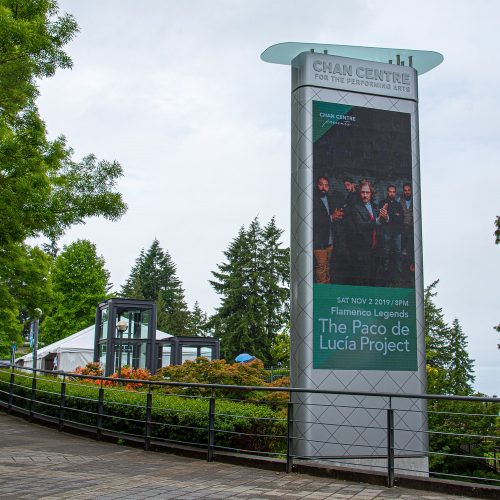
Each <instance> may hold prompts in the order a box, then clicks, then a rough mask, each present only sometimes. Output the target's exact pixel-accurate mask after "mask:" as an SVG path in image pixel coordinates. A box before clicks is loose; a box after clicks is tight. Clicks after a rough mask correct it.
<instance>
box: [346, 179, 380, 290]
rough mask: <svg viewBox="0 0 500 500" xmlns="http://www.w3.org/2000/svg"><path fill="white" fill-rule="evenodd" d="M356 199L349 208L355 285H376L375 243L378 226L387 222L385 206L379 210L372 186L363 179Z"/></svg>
mask: <svg viewBox="0 0 500 500" xmlns="http://www.w3.org/2000/svg"><path fill="white" fill-rule="evenodd" d="M358 193H359V197H358V200H357V201H356V203H355V204H354V206H353V207H352V212H351V220H352V227H353V243H354V249H355V272H356V280H355V283H353V284H357V285H367V286H376V285H377V284H378V272H379V263H380V247H381V246H382V248H383V240H382V241H379V240H380V239H381V238H380V228H381V225H382V224H384V223H386V222H387V220H388V213H387V206H386V205H384V206H382V208H379V207H378V205H377V203H375V201H374V200H373V198H374V189H373V185H372V183H371V182H370V181H368V180H367V179H364V180H362V181H361V182H360V183H359V191H358Z"/></svg>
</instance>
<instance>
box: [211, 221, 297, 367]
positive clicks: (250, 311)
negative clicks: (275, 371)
mask: <svg viewBox="0 0 500 500" xmlns="http://www.w3.org/2000/svg"><path fill="white" fill-rule="evenodd" d="M281 234H282V231H280V230H279V229H277V228H276V225H275V221H274V219H272V220H271V221H270V222H269V224H267V225H266V226H265V227H264V228H262V227H261V225H260V222H259V220H258V218H255V219H254V220H253V221H252V222H251V223H250V225H249V227H248V229H247V230H246V229H245V228H244V227H242V228H241V229H240V230H239V232H238V235H237V236H236V238H235V239H234V240H233V241H232V242H231V243H230V245H229V247H228V249H227V250H226V251H225V252H224V256H225V258H226V262H223V263H222V264H219V265H218V266H217V267H218V271H213V272H212V274H213V276H214V278H215V279H214V280H212V281H210V284H211V285H212V287H213V288H214V290H215V291H216V292H217V293H218V294H219V295H220V296H221V305H220V306H219V307H218V308H217V311H216V313H215V315H214V316H213V317H212V318H211V320H210V325H211V327H212V328H213V329H214V331H215V334H216V335H217V336H219V337H220V338H221V348H222V351H223V355H224V356H225V357H226V358H228V359H232V358H234V357H235V356H237V355H238V354H240V353H241V352H249V353H251V354H253V355H254V356H256V357H258V358H259V359H261V360H263V361H264V362H266V363H270V362H272V358H271V355H270V352H271V346H272V344H273V341H274V338H275V337H276V335H277V334H278V333H279V331H281V329H282V328H283V326H284V324H286V323H287V321H288V307H289V306H288V295H289V290H288V284H289V254H288V250H287V249H284V248H282V247H281V246H280V244H279V237H280V236H281Z"/></svg>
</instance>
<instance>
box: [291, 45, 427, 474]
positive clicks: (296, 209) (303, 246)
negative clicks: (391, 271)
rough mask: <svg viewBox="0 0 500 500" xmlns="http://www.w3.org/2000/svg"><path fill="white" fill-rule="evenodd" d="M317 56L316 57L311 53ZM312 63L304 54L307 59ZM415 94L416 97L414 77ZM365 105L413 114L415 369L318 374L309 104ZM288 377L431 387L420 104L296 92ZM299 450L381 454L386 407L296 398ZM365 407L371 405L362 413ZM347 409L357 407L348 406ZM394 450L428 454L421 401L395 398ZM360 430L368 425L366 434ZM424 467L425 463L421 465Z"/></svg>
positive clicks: (344, 399) (347, 384) (367, 401)
mask: <svg viewBox="0 0 500 500" xmlns="http://www.w3.org/2000/svg"><path fill="white" fill-rule="evenodd" d="M314 56H317V54H314ZM304 60H306V61H307V57H305V56H304ZM292 78H294V79H295V82H297V81H304V80H300V79H301V78H303V75H301V69H300V67H297V66H296V65H295V66H292ZM414 95H415V96H416V95H417V88H416V79H415V87H414ZM313 100H318V101H327V102H333V103H342V104H349V105H353V106H364V107H368V108H375V109H383V110H391V111H400V112H405V113H410V114H411V117H412V118H411V123H412V129H411V143H412V176H413V194H414V223H415V252H416V257H415V259H416V260H415V277H416V295H417V297H416V298H417V301H416V305H417V336H418V350H417V359H418V370H417V371H416V372H403V371H402V372H395V371H369V372H367V371H363V370H337V371H333V370H315V369H313V365H312V358H313V346H312V343H313V324H312V323H313V320H312V318H313V257H312V255H313V253H312V234H313V232H312V224H313V221H312V196H313V189H314V186H313V143H312V101H313ZM291 160H292V162H291V180H292V182H291V187H292V201H291V278H292V288H291V380H292V386H293V387H303V388H314V389H325V390H326V389H328V390H339V391H340V390H344V391H372V392H374V393H376V392H394V393H400V394H405V393H423V392H424V391H425V387H426V372H425V339H424V329H423V272H422V245H421V207H420V173H419V154H418V114H417V104H416V102H415V101H412V100H408V99H398V98H394V97H386V96H376V95H367V94H361V93H354V92H346V91H343V90H332V89H326V88H318V87H316V86H314V87H313V86H298V87H297V89H296V90H295V91H293V92H292V155H291ZM293 401H294V402H295V403H296V408H295V414H294V419H295V420H296V422H297V423H296V424H295V426H294V437H295V449H294V454H295V455H299V456H309V457H311V456H315V457H318V456H322V457H325V456H336V457H355V456H372V457H376V456H383V455H384V454H385V449H384V447H385V432H384V431H382V430H380V431H379V430H377V429H366V427H381V428H382V429H384V427H385V418H386V411H385V408H387V406H388V404H389V402H388V401H387V400H385V399H382V398H369V397H353V396H343V395H341V396H321V395H315V396H307V395H295V396H294V399H293ZM363 405H364V406H367V407H368V408H362V407H363ZM347 407H355V409H352V408H351V409H349V408H347ZM392 407H393V408H398V409H399V411H398V412H396V422H395V423H396V427H397V428H398V429H399V430H398V431H397V432H396V436H395V445H396V448H401V449H407V450H408V449H410V450H412V452H413V453H414V454H415V453H416V454H417V455H418V454H422V453H425V452H426V450H427V435H426V432H425V431H426V430H427V422H426V417H425V413H419V412H420V411H422V410H424V409H425V405H424V404H423V403H422V402H420V401H409V400H394V401H393V402H392ZM362 428H365V429H364V430H363V429H362ZM423 467H424V468H425V465H424V466H423Z"/></svg>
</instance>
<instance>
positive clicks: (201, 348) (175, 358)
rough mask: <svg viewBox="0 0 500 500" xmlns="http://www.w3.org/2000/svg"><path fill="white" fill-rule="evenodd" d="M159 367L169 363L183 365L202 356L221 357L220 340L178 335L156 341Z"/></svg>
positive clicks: (208, 357) (211, 358)
mask: <svg viewBox="0 0 500 500" xmlns="http://www.w3.org/2000/svg"><path fill="white" fill-rule="evenodd" d="M156 344H157V348H158V356H157V369H159V368H163V367H164V366H168V365H182V363H184V361H193V360H195V359H196V358H199V357H200V356H203V357H205V358H207V359H209V360H213V359H219V358H220V342H219V339H216V338H214V337H190V336H184V337H183V336H177V337H169V338H167V339H162V340H158V341H157V342H156Z"/></svg>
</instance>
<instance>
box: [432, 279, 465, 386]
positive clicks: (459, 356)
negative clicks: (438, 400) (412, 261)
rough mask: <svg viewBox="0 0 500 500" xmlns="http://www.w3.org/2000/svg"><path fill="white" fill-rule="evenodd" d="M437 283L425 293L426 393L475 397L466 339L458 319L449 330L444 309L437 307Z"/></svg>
mask: <svg viewBox="0 0 500 500" xmlns="http://www.w3.org/2000/svg"><path fill="white" fill-rule="evenodd" d="M437 284H438V281H435V282H434V283H431V284H430V285H429V286H428V287H427V288H426V289H425V295H424V313H425V314H424V315H425V341H426V348H427V365H428V368H427V375H428V388H427V392H429V393H434V394H459V395H470V394H472V392H473V390H472V385H471V384H472V382H473V381H474V375H473V372H474V362H473V361H472V360H471V359H470V357H469V353H468V352H467V338H466V336H465V335H464V333H463V331H462V328H461V326H460V323H459V321H458V319H455V320H454V321H453V323H452V326H449V325H448V324H447V323H446V321H445V319H444V315H443V311H442V309H441V308H439V307H437V306H436V304H435V303H434V297H435V296H436V295H437V292H436V290H435V289H436V286H437Z"/></svg>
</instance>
